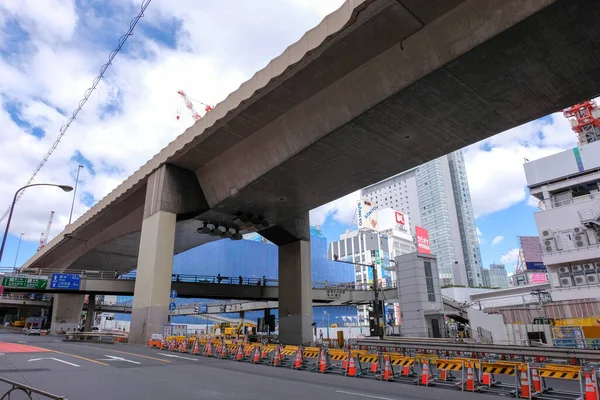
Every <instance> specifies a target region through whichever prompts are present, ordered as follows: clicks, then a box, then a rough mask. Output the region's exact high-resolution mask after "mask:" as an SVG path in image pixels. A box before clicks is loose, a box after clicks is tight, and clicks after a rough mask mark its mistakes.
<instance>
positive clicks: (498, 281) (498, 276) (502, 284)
mask: <svg viewBox="0 0 600 400" xmlns="http://www.w3.org/2000/svg"><path fill="white" fill-rule="evenodd" d="M481 273H482V276H483V286H486V287H491V288H500V289H506V288H508V287H509V286H510V284H509V282H508V273H507V272H506V267H505V266H504V264H491V265H490V268H489V269H486V268H482V269H481Z"/></svg>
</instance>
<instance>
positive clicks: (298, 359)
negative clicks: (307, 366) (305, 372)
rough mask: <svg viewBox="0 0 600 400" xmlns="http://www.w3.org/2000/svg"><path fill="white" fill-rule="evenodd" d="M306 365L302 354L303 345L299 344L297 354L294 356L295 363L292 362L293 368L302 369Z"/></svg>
mask: <svg viewBox="0 0 600 400" xmlns="http://www.w3.org/2000/svg"><path fill="white" fill-rule="evenodd" d="M303 366H304V358H303V356H302V346H298V349H297V350H296V355H295V356H294V363H293V364H292V369H300V368H302V367H303Z"/></svg>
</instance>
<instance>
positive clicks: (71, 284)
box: [50, 274, 81, 290]
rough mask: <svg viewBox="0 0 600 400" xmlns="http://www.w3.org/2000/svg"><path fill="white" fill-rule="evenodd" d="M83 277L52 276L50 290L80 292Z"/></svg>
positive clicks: (73, 275)
mask: <svg viewBox="0 0 600 400" xmlns="http://www.w3.org/2000/svg"><path fill="white" fill-rule="evenodd" d="M80 286H81V275H77V274H52V278H50V289H69V290H79V287H80Z"/></svg>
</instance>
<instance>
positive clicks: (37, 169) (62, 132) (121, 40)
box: [0, 0, 152, 222]
mask: <svg viewBox="0 0 600 400" xmlns="http://www.w3.org/2000/svg"><path fill="white" fill-rule="evenodd" d="M151 1H152V0H143V1H142V4H141V7H140V12H139V13H138V15H137V16H135V17H134V18H133V19H132V20H131V21H130V22H129V29H128V30H127V32H126V33H125V34H124V35H123V36H121V37H120V38H119V42H118V44H117V47H116V48H115V49H114V50H113V51H112V52H110V54H109V55H108V61H107V62H106V64H104V65H103V66H102V67H101V68H100V73H99V74H98V76H97V77H96V78H94V81H93V82H92V86H91V87H89V88H88V89H87V90H86V91H85V93H84V95H83V99H81V100H80V101H79V104H78V106H77V108H76V109H75V111H73V114H72V115H71V117H70V118H69V119H68V120H67V123H66V124H65V125H63V126H62V127H61V128H60V132H59V134H58V136H57V137H56V140H55V141H54V143H52V146H50V149H49V150H48V152H47V153H46V154H45V155H44V157H43V158H42V161H40V163H39V164H38V165H37V167H35V169H34V170H33V173H32V174H31V177H30V178H29V180H28V181H27V183H26V185H29V184H30V183H31V182H33V180H34V179H35V177H36V176H37V174H38V172H40V170H41V169H42V167H43V166H44V165H45V164H46V161H48V159H49V158H50V156H51V155H52V153H54V150H56V148H57V147H58V145H59V144H60V140H61V139H62V138H63V136H64V135H65V133H67V130H68V129H69V127H70V126H71V124H72V123H73V121H74V120H75V118H77V115H78V114H79V112H80V111H81V110H82V109H83V106H84V105H85V103H87V101H88V99H89V98H90V96H91V95H92V93H93V92H94V90H95V89H96V87H97V86H98V84H99V83H100V81H101V80H102V78H104V74H105V72H106V70H107V69H108V67H109V66H110V65H111V64H112V61H113V59H114V58H115V57H116V55H117V54H118V53H119V51H121V49H122V48H123V46H124V45H125V42H126V41H127V39H128V38H129V36H131V35H133V30H134V28H135V26H136V25H137V23H138V21H139V20H140V18H142V17H143V16H144V11H146V8H148V6H149V5H150V2H151ZM24 193H25V190H22V191H21V192H20V193H19V194H18V196H17V198H16V199H15V203H16V202H17V201H19V199H20V198H21V196H23V194H24ZM10 208H11V207H10V206H9V207H8V209H7V210H6V211H5V212H4V214H2V217H0V222H2V221H3V220H4V219H5V218H6V217H7V216H8V214H9V213H10Z"/></svg>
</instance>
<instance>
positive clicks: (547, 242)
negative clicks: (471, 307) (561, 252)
mask: <svg viewBox="0 0 600 400" xmlns="http://www.w3.org/2000/svg"><path fill="white" fill-rule="evenodd" d="M556 250H557V249H556V240H554V238H551V239H544V251H545V252H546V253H552V252H553V251H556Z"/></svg>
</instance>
